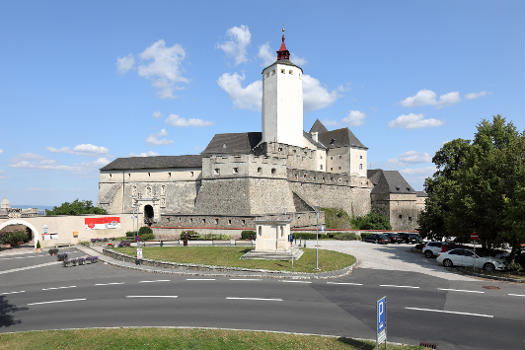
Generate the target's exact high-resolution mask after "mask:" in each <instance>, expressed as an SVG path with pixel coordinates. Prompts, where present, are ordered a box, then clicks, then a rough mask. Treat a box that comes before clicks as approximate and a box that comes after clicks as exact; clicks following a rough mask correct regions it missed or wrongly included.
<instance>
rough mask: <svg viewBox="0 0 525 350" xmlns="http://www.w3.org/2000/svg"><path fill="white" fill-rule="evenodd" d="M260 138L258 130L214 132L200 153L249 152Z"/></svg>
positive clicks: (260, 134)
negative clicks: (226, 132)
mask: <svg viewBox="0 0 525 350" xmlns="http://www.w3.org/2000/svg"><path fill="white" fill-rule="evenodd" d="M261 138H262V133H260V132H242V133H229V134H215V136H213V139H211V141H210V143H209V144H208V146H206V149H205V150H204V151H202V152H201V154H202V155H208V154H249V153H251V151H252V149H253V148H254V147H255V146H257V144H258V143H259V142H260V141H261Z"/></svg>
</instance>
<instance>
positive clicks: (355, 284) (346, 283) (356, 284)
mask: <svg viewBox="0 0 525 350" xmlns="http://www.w3.org/2000/svg"><path fill="white" fill-rule="evenodd" d="M326 284H344V285H349V286H362V285H363V283H353V282H326Z"/></svg>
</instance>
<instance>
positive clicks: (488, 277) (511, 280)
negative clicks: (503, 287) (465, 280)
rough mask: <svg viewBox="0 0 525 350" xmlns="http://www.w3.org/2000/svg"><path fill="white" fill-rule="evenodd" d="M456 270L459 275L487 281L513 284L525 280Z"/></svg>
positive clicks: (524, 281)
mask: <svg viewBox="0 0 525 350" xmlns="http://www.w3.org/2000/svg"><path fill="white" fill-rule="evenodd" d="M456 270H457V271H459V272H461V273H463V274H465V275H470V276H476V277H481V278H487V279H490V280H497V281H505V282H515V283H525V280H519V279H517V278H510V277H501V276H494V275H485V274H482V273H477V272H474V271H468V270H465V269H462V268H460V267H456Z"/></svg>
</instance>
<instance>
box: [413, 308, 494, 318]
mask: <svg viewBox="0 0 525 350" xmlns="http://www.w3.org/2000/svg"><path fill="white" fill-rule="evenodd" d="M405 309H407V310H416V311H428V312H439V313H444V314H454V315H464V316H476V317H486V318H494V315H487V314H476V313H473V312H463V311H449V310H438V309H426V308H420V307H408V306H406V307H405Z"/></svg>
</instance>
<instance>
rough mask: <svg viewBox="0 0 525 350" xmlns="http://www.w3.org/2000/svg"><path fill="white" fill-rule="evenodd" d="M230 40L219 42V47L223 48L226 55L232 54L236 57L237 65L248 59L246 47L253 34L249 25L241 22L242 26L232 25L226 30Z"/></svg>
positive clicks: (231, 55)
mask: <svg viewBox="0 0 525 350" xmlns="http://www.w3.org/2000/svg"><path fill="white" fill-rule="evenodd" d="M226 36H227V37H228V40H226V41H225V42H223V43H221V44H217V47H218V48H219V49H221V50H222V51H223V52H224V53H225V54H226V56H230V57H232V58H233V59H234V61H235V65H238V64H241V63H244V62H247V61H248V58H247V57H246V48H247V47H248V45H249V44H250V42H251V38H252V34H251V33H250V29H249V28H248V26H246V25H244V24H241V25H240V26H238V27H237V26H235V27H231V28H230V29H228V30H227V31H226Z"/></svg>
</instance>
